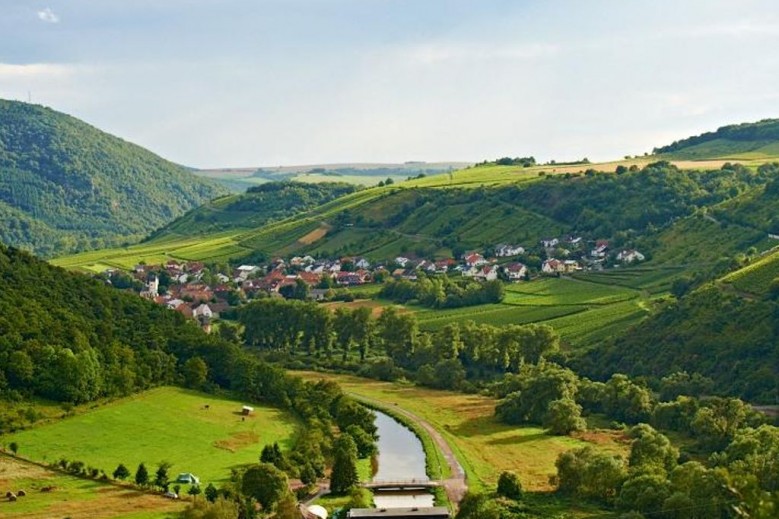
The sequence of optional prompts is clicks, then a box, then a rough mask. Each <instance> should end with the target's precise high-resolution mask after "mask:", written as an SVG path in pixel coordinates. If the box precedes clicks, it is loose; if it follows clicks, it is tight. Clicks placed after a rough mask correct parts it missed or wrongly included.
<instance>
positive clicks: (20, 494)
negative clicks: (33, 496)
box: [16, 490, 27, 497]
mask: <svg viewBox="0 0 779 519" xmlns="http://www.w3.org/2000/svg"><path fill="white" fill-rule="evenodd" d="M16 495H17V496H19V497H23V496H26V495H27V492H25V491H24V490H20V491H19V492H17V493H16Z"/></svg>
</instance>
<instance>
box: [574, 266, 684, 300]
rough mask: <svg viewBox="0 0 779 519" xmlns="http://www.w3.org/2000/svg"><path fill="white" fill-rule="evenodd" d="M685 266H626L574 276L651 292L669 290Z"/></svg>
mask: <svg viewBox="0 0 779 519" xmlns="http://www.w3.org/2000/svg"><path fill="white" fill-rule="evenodd" d="M682 272H684V268H683V267H680V266H660V267H651V266H642V267H624V268H619V269H611V270H604V271H600V272H581V273H577V274H574V275H573V276H572V277H573V278H575V279H578V280H581V281H588V282H590V284H604V285H611V286H613V287H625V288H632V289H635V290H640V291H645V292H648V293H650V294H660V293H663V292H668V290H669V289H670V287H671V282H672V281H673V279H674V278H675V277H677V276H678V275H679V274H680V273H682Z"/></svg>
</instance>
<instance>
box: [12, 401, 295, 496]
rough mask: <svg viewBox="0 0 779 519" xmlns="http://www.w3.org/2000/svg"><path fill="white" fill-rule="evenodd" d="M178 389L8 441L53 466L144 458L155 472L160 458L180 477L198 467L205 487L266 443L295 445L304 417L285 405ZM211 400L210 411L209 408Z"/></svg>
mask: <svg viewBox="0 0 779 519" xmlns="http://www.w3.org/2000/svg"><path fill="white" fill-rule="evenodd" d="M243 403H244V402H240V401H235V400H231V399H229V398H224V397H219V396H214V395H208V394H205V393H199V392H195V391H189V390H185V389H181V388H176V387H162V388H157V389H152V390H150V391H146V392H144V393H141V394H139V395H135V396H132V397H128V398H124V399H121V400H117V401H115V402H112V403H108V404H105V405H102V406H99V407H97V406H96V408H95V409H94V410H90V411H88V412H85V413H83V414H77V415H75V416H73V417H70V418H65V419H63V420H60V421H56V422H53V423H50V424H46V425H41V426H38V427H35V428H32V429H28V430H25V431H21V432H18V433H15V434H10V435H6V436H4V437H3V438H2V443H3V444H8V443H10V442H12V441H13V442H16V443H17V444H18V445H19V453H20V454H21V455H23V456H24V457H26V458H29V459H32V460H36V461H40V462H45V463H52V462H56V461H58V460H59V459H61V458H66V459H68V460H78V461H83V462H84V463H85V464H86V465H88V466H92V467H95V468H99V469H102V470H105V471H106V473H111V472H113V470H114V469H115V468H116V467H117V465H118V464H119V463H124V464H125V466H127V467H128V468H129V469H130V470H131V471H132V472H134V471H135V469H136V468H137V467H138V464H139V463H141V462H143V463H145V464H146V466H147V468H148V469H149V471H150V472H151V473H153V472H154V471H155V470H156V468H157V465H158V464H159V463H161V462H169V463H171V464H172V468H171V470H170V472H171V473H172V475H173V476H175V475H176V474H178V473H179V472H192V473H194V474H196V475H197V476H199V477H200V478H201V482H202V484H203V485H206V484H208V483H209V482H215V483H218V482H223V481H226V480H227V479H228V478H229V475H230V469H231V468H233V467H238V466H241V465H245V464H247V463H252V462H256V461H257V460H258V459H259V454H260V451H261V450H262V447H263V446H264V445H266V444H269V443H273V442H279V443H280V445H282V448H288V446H289V441H290V438H291V436H292V434H293V432H294V429H295V427H296V425H297V422H296V421H295V420H294V419H293V418H291V417H290V416H288V415H287V414H285V413H283V412H281V411H279V410H278V409H274V408H270V407H265V406H254V407H255V411H254V413H253V414H252V415H251V416H248V417H246V418H245V420H244V419H243V417H242V416H241V414H240V410H241V405H242V404H243ZM205 405H208V406H209V408H208V409H206V408H205V407H204V406H205Z"/></svg>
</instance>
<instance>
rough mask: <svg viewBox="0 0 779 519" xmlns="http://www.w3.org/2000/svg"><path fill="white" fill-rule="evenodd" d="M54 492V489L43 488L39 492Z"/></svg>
mask: <svg viewBox="0 0 779 519" xmlns="http://www.w3.org/2000/svg"><path fill="white" fill-rule="evenodd" d="M52 490H54V487H43V488H41V492H51V491H52Z"/></svg>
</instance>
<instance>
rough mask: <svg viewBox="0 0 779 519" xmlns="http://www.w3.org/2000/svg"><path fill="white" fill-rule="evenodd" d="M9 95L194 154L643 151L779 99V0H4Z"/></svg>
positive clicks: (545, 156)
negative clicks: (777, 0)
mask: <svg viewBox="0 0 779 519" xmlns="http://www.w3.org/2000/svg"><path fill="white" fill-rule="evenodd" d="M0 35H2V37H0V98H5V99H16V100H22V101H27V100H28V99H31V100H32V102H33V103H38V104H43V105H46V106H49V107H51V108H54V109H56V110H59V111H62V112H65V113H69V114H71V115H74V116H76V117H78V118H80V119H83V120H85V121H87V122H89V123H90V124H92V125H94V126H97V127H98V128H100V129H102V130H105V131H107V132H110V133H113V134H114V135H117V136H120V137H122V138H124V139H126V140H129V141H132V142H135V143H137V144H140V145H141V146H144V147H146V148H149V149H150V150H152V151H154V152H155V153H158V154H159V155H161V156H163V157H165V158H167V159H169V160H172V161H175V162H178V163H181V164H184V165H187V166H192V167H199V168H216V167H253V166H277V165H292V164H321V163H334V162H403V161H408V160H424V161H481V160H484V159H494V158H497V157H502V156H512V157H513V156H528V155H533V156H535V157H536V158H537V159H539V160H542V161H547V160H551V159H555V160H558V161H562V160H572V159H580V158H583V157H587V158H589V159H590V160H598V161H600V160H610V159H618V158H621V157H623V156H624V155H634V154H642V153H644V152H646V151H651V150H652V148H653V147H655V146H661V145H664V144H668V143H670V142H672V141H673V140H676V139H679V138H684V137H687V136H690V135H693V134H698V133H701V132H704V131H709V130H714V129H716V128H717V127H719V126H722V125H724V124H731V123H738V122H746V121H755V120H759V119H763V118H768V117H779V88H777V85H779V52H778V51H779V2H776V0H738V1H720V0H630V1H627V0H589V1H582V0H568V1H563V0H559V1H556V0H545V1H541V0H539V1H525V0H513V1H509V0H241V1H239V0H218V1H217V0H121V1H120V0H45V1H39V0H0Z"/></svg>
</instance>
